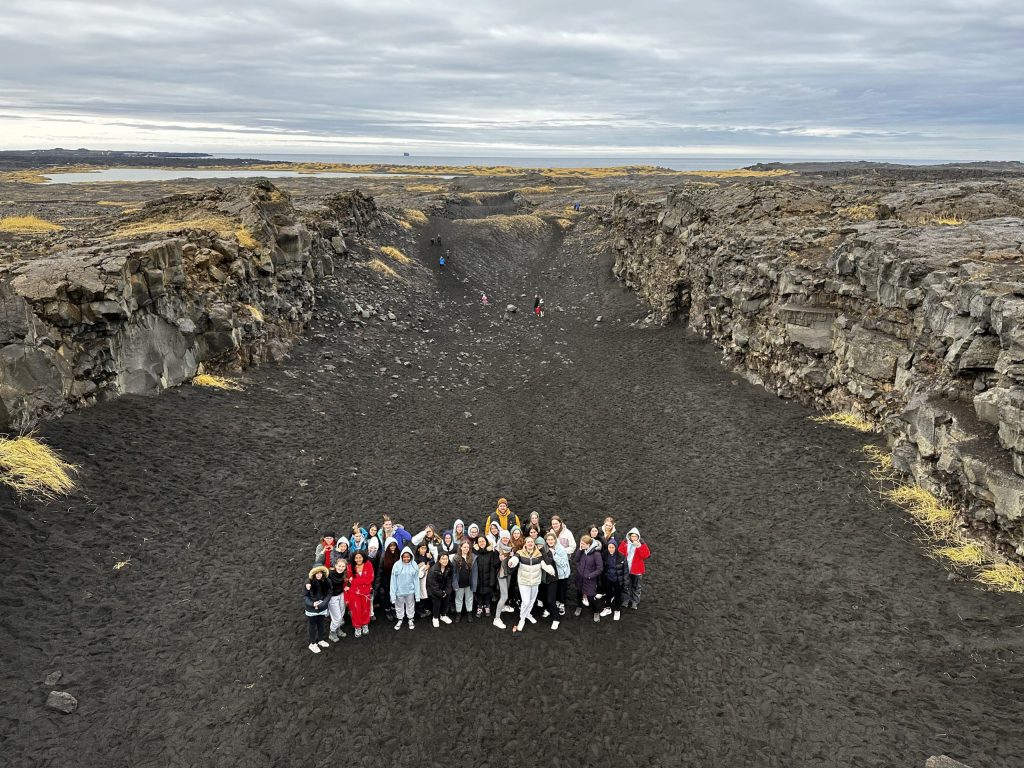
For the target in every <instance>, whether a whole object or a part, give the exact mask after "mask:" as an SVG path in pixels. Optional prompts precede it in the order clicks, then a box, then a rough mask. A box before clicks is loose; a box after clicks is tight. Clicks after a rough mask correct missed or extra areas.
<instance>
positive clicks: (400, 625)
mask: <svg viewBox="0 0 1024 768" xmlns="http://www.w3.org/2000/svg"><path fill="white" fill-rule="evenodd" d="M401 628H402V620H401V619H399V620H398V623H397V624H395V629H401Z"/></svg>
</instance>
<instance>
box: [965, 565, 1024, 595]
mask: <svg viewBox="0 0 1024 768" xmlns="http://www.w3.org/2000/svg"><path fill="white" fill-rule="evenodd" d="M976 578H977V580H978V581H980V582H981V583H982V584H985V585H986V586H989V587H992V588H993V589H995V590H998V591H999V592H1018V593H1019V592H1024V568H1021V566H1019V565H1017V564H1016V563H996V564H995V565H990V566H987V567H985V568H982V569H981V571H980V572H979V573H978V575H977V577H976Z"/></svg>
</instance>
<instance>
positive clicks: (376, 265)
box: [366, 246, 398, 277]
mask: <svg viewBox="0 0 1024 768" xmlns="http://www.w3.org/2000/svg"><path fill="white" fill-rule="evenodd" d="M385 247H387V246H385ZM396 250H397V249H396ZM366 266H368V267H369V268H370V269H372V270H373V271H374V272H379V273H380V274H382V275H387V276H388V277H398V273H397V272H395V270H393V269H392V268H391V267H389V266H388V265H387V264H385V263H384V262H383V261H381V260H380V259H371V260H370V261H368V262H366Z"/></svg>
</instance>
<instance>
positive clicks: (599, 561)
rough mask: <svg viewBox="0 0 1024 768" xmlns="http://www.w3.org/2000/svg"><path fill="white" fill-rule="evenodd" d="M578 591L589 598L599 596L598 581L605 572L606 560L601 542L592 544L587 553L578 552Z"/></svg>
mask: <svg viewBox="0 0 1024 768" xmlns="http://www.w3.org/2000/svg"><path fill="white" fill-rule="evenodd" d="M575 560H576V589H578V590H579V591H580V593H582V594H584V595H586V596H587V597H591V598H592V597H593V596H594V595H596V594H597V581H598V579H599V578H600V576H601V574H602V573H603V572H604V558H603V557H601V542H600V541H598V540H597V539H595V540H594V541H592V542H590V546H589V547H587V549H586V551H584V550H582V549H579V550H577V551H576V555H575Z"/></svg>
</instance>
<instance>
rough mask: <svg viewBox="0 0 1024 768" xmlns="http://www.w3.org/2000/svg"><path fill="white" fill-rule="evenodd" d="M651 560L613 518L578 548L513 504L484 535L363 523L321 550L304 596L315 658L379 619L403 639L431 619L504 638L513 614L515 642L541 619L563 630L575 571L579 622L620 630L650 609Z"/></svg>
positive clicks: (468, 529) (554, 522)
mask: <svg viewBox="0 0 1024 768" xmlns="http://www.w3.org/2000/svg"><path fill="white" fill-rule="evenodd" d="M650 555H651V550H650V547H648V545H647V543H646V542H644V541H643V539H642V538H641V537H640V531H639V530H637V529H636V528H631V529H630V530H629V532H628V533H627V534H626V535H625V536H620V534H619V532H618V530H617V528H616V524H615V520H614V518H612V517H606V518H605V519H604V522H603V523H602V524H601V525H600V526H598V525H596V524H595V525H590V526H588V527H587V528H586V529H585V530H584V531H583V532H582V534H581V536H580V538H579V543H577V541H576V537H575V536H574V535H573V533H572V531H570V530H569V528H568V527H566V525H565V523H564V522H563V521H562V518H561V517H559V516H558V515H555V516H553V517H552V518H551V520H550V521H549V524H548V525H547V526H544V525H543V524H542V523H541V520H540V515H539V514H538V513H537V512H531V513H530V517H529V519H528V520H527V522H526V524H525V525H523V524H522V522H521V521H520V519H519V517H518V516H517V515H515V514H514V513H513V512H512V510H511V509H510V508H509V505H508V501H507V500H506V499H499V500H498V505H497V508H496V509H495V511H494V514H492V515H490V516H489V517H488V518H487V520H486V521H484V525H483V528H481V527H480V526H479V525H477V524H476V523H470V524H469V525H468V526H467V525H466V524H465V523H464V522H463V521H462V520H456V521H455V523H454V524H453V525H452V527H451V528H450V529H444V530H439V529H438V528H437V527H436V526H434V525H426V526H424V528H423V530H421V531H419V532H418V533H415V534H412V533H410V532H409V531H408V530H406V529H405V527H404V526H402V525H400V524H397V523H395V522H394V521H392V519H391V518H390V517H389V516H387V515H384V517H383V520H382V522H381V524H380V525H377V524H376V523H372V524H370V525H369V526H367V527H366V528H364V527H362V525H360V524H359V523H356V524H355V525H354V526H352V530H351V533H348V532H342V533H336V534H334V535H326V536H324V537H323V538H321V540H320V542H319V543H318V544H317V546H316V550H315V553H314V564H313V567H312V568H311V569H310V571H309V574H308V577H307V580H306V583H305V587H304V589H303V608H304V611H305V615H306V618H307V620H308V624H309V650H310V651H312V652H313V653H319V652H320V650H321V648H328V647H330V643H331V642H338V641H339V640H340V639H341V638H343V637H346V636H347V635H346V633H345V632H344V631H343V627H344V624H345V619H346V615H347V616H348V618H349V620H350V622H351V626H352V629H353V631H354V634H355V636H356V637H363V636H365V635H367V634H369V631H370V622H371V621H373V620H374V619H375V618H376V617H377V616H379V615H383V616H385V617H386V619H387V621H388V622H389V623H390V622H395V624H394V628H395V629H396V630H399V629H401V628H402V626H403V625H407V626H408V628H409V629H413V628H414V627H415V621H416V619H426V618H430V620H431V623H432V624H433V626H434V627H435V628H439V627H440V626H441V624H451V623H453V621H454V622H461V621H463V620H465V621H466V622H469V623H472V622H473V621H475V620H477V619H483V620H490V621H491V624H493V625H494V626H495V627H497V628H498V629H502V630H504V629H507V628H508V626H507V625H506V624H505V622H504V621H503V615H504V614H506V613H511V614H512V617H511V618H510V623H511V624H512V632H513V633H520V632H522V631H523V630H524V629H525V627H526V626H527V624H536V623H537V619H538V615H539V618H542V619H550V622H551V629H558V626H559V624H560V622H561V621H562V618H563V617H564V616H565V615H566V612H567V610H568V607H567V604H568V600H569V581H570V579H571V578H572V577H573V571H575V610H573V614H574V615H575V616H580V615H582V613H583V611H584V610H589V612H590V614H591V615H592V616H593V620H594V621H595V622H597V621H600V620H601V618H602V617H607V616H611V617H612V619H613V620H614V621H618V620H619V618H620V616H621V612H622V610H623V609H624V608H631V609H637V608H638V607H639V606H640V593H641V589H642V586H643V577H644V574H645V573H646V570H647V559H648V558H649V557H650ZM453 617H454V618H453Z"/></svg>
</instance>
